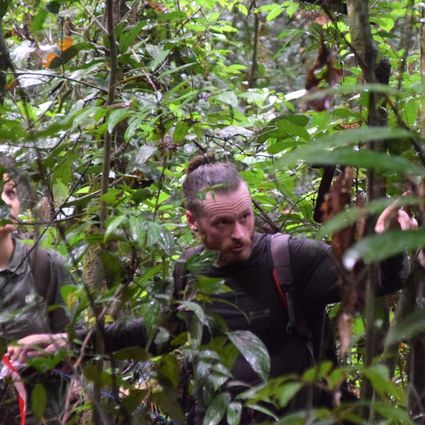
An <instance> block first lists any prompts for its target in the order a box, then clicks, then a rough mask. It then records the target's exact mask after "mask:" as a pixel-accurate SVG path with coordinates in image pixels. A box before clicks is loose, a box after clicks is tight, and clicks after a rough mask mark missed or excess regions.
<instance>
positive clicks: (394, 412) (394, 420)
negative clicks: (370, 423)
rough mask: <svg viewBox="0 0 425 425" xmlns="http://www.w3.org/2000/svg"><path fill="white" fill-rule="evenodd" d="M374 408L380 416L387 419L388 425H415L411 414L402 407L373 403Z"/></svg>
mask: <svg viewBox="0 0 425 425" xmlns="http://www.w3.org/2000/svg"><path fill="white" fill-rule="evenodd" d="M373 408H374V409H375V411H376V412H377V413H379V415H380V416H382V417H383V418H385V422H386V423H391V424H403V425H413V424H414V423H415V422H413V421H412V419H411V418H410V416H409V414H408V413H407V412H406V410H405V409H403V408H402V407H401V406H393V405H391V404H390V403H388V402H387V403H379V402H378V403H376V402H374V403H373Z"/></svg>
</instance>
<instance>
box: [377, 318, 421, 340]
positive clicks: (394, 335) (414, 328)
mask: <svg viewBox="0 0 425 425" xmlns="http://www.w3.org/2000/svg"><path fill="white" fill-rule="evenodd" d="M423 332H425V311H424V310H417V311H414V312H413V313H411V314H409V315H408V316H407V317H405V318H403V319H402V320H400V321H399V322H398V323H396V324H395V325H394V326H392V327H391V329H390V331H389V332H388V335H387V338H386V341H385V344H386V345H390V344H395V343H398V342H401V341H404V340H407V339H410V338H412V337H414V336H415V335H417V334H419V333H423Z"/></svg>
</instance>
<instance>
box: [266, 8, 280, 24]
mask: <svg viewBox="0 0 425 425" xmlns="http://www.w3.org/2000/svg"><path fill="white" fill-rule="evenodd" d="M282 12H283V6H282V5H280V4H276V5H273V9H271V11H270V12H269V13H268V14H267V17H266V21H267V22H270V21H273V20H274V19H276V18H277V17H278V16H279V15H280V14H281V13H282Z"/></svg>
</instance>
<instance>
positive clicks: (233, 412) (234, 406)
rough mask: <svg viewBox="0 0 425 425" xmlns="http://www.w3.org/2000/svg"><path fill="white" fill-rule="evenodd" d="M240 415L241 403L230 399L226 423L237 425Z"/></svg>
mask: <svg viewBox="0 0 425 425" xmlns="http://www.w3.org/2000/svg"><path fill="white" fill-rule="evenodd" d="M241 416H242V403H239V402H237V401H232V402H231V403H229V406H228V407H227V414H226V419H227V423H228V425H239V423H240V421H241Z"/></svg>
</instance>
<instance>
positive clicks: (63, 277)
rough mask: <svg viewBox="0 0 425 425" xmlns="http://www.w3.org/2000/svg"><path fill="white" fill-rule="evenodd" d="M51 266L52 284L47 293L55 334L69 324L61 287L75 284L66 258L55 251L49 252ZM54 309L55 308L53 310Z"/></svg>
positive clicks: (51, 324) (50, 322)
mask: <svg viewBox="0 0 425 425" xmlns="http://www.w3.org/2000/svg"><path fill="white" fill-rule="evenodd" d="M48 256H49V264H50V282H49V286H50V287H49V288H48V291H47V300H46V301H47V303H48V307H49V308H51V310H50V311H49V326H50V330H51V331H52V332H53V333H56V332H62V331H63V330H64V329H65V327H66V325H67V324H68V323H69V317H68V316H67V313H66V310H65V306H64V304H65V302H64V299H63V297H62V294H61V287H62V286H64V285H68V284H72V283H74V281H73V279H72V276H71V274H70V272H69V270H68V268H67V267H66V265H65V260H64V258H63V257H62V256H61V255H60V254H59V253H57V252H56V251H53V250H48ZM52 307H53V308H52Z"/></svg>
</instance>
